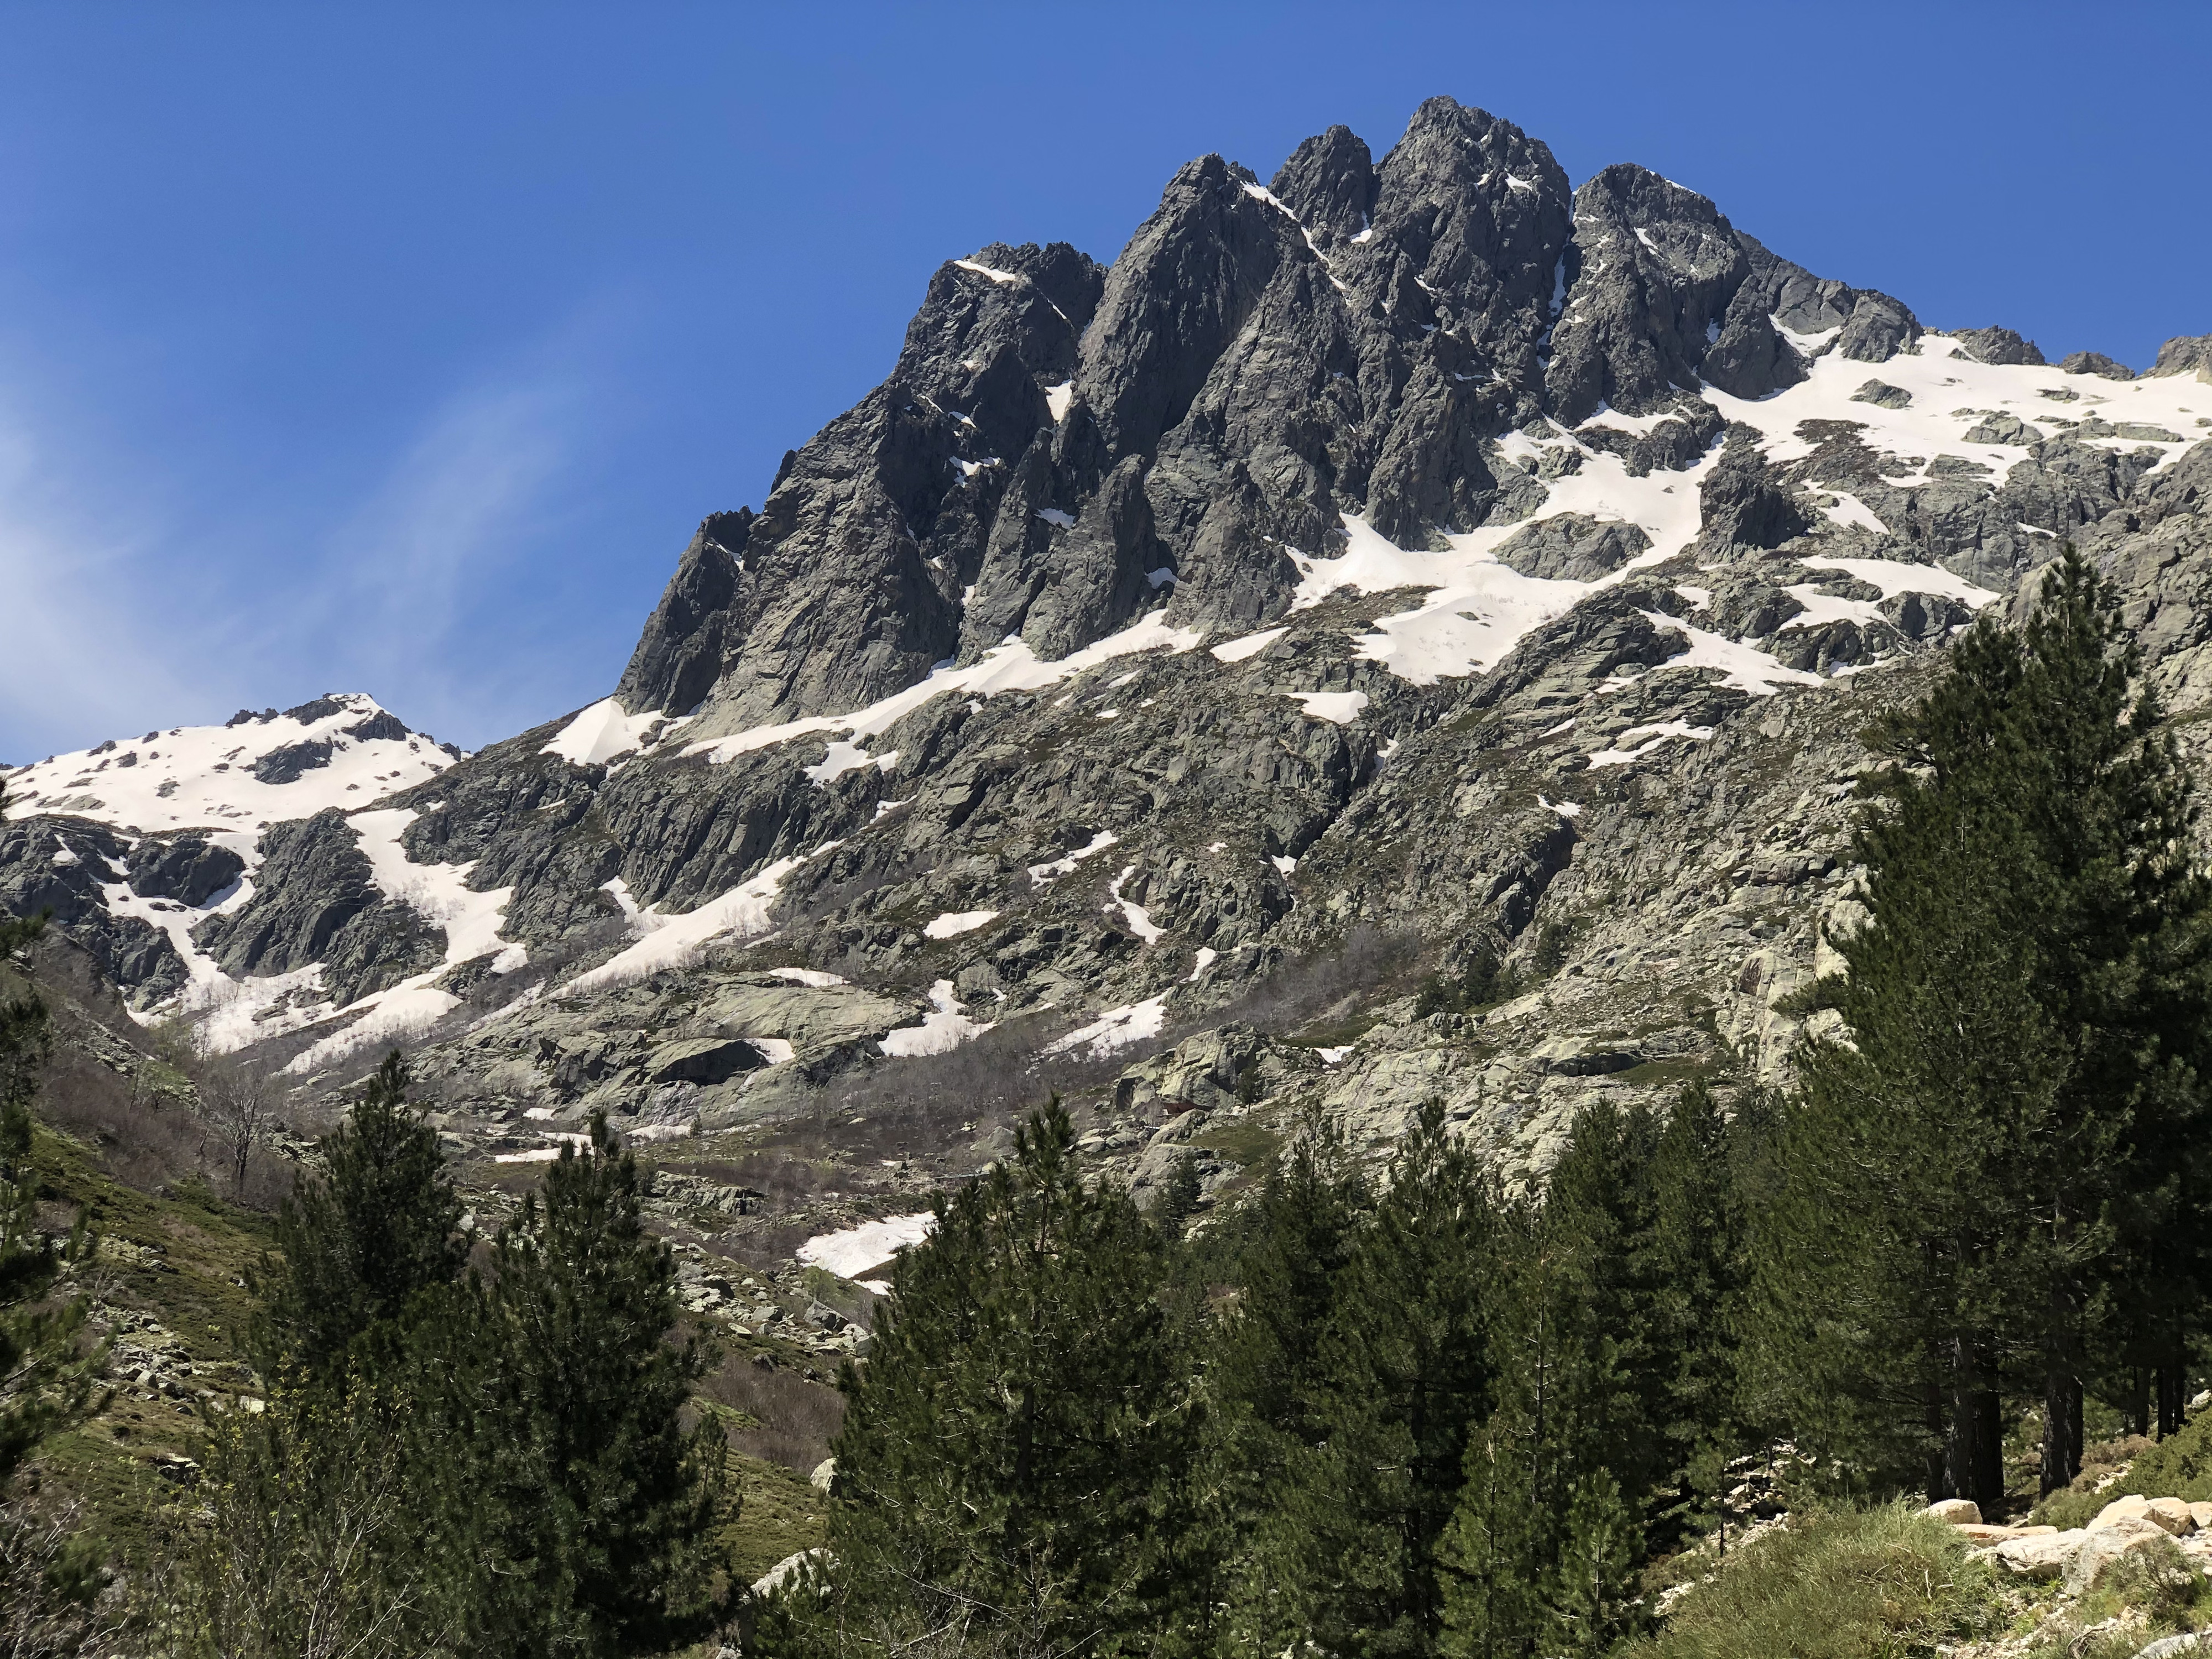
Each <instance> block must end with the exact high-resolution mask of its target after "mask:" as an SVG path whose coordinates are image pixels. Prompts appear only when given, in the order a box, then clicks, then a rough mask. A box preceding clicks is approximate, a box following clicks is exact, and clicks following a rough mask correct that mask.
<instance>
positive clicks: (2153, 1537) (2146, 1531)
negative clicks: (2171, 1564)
mask: <svg viewBox="0 0 2212 1659" xmlns="http://www.w3.org/2000/svg"><path fill="white" fill-rule="evenodd" d="M2172 1548H2173V1541H2172V1539H2170V1538H2169V1537H2168V1536H2167V1535H2166V1529H2165V1528H2162V1527H2160V1526H2159V1525H2158V1524H2157V1523H2155V1522H2151V1521H2147V1520H2139V1519H2127V1520H2120V1521H2115V1522H2112V1524H2111V1525H2110V1526H2106V1527H2100V1528H2096V1529H2094V1530H2093V1531H2091V1532H2088V1533H2086V1534H2083V1536H2082V1540H2081V1547H2080V1548H2079V1549H2077V1550H2075V1552H2074V1553H2073V1555H2072V1556H2071V1557H2070V1558H2069V1559H2068V1560H2067V1563H2066V1588H2067V1589H2069V1590H2072V1591H2074V1592H2075V1594H2076V1595H2079V1594H2081V1592H2082V1591H2084V1590H2090V1589H2095V1588H2096V1587H2097V1583H2098V1582H2099V1581H2100V1579H2102V1578H2103V1577H2104V1576H2105V1575H2106V1573H2107V1572H2109V1571H2112V1568H2113V1567H2114V1566H2116V1565H2118V1564H2119V1563H2120V1562H2122V1561H2124V1560H2125V1559H2127V1558H2128V1557H2130V1556H2132V1555H2142V1554H2146V1553H2150V1552H2153V1551H2170V1550H2172Z"/></svg>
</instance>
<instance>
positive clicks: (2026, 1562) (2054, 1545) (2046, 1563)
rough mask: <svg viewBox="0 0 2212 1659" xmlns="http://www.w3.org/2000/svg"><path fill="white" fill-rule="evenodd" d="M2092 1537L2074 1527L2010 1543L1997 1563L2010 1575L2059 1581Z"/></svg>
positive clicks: (2000, 1548)
mask: <svg viewBox="0 0 2212 1659" xmlns="http://www.w3.org/2000/svg"><path fill="white" fill-rule="evenodd" d="M2153 1530H2154V1531H2155V1530H2156V1528H2153ZM2088 1537H2089V1534H2087V1532H2086V1531H2084V1530H2083V1529H2082V1528H2080V1527H2072V1528H2068V1529H2067V1530H2066V1531H2064V1532H2052V1533H2044V1534H2039V1536H2036V1537H2033V1538H2014V1539H2008V1540H2007V1541H2005V1542H2003V1543H2002V1544H1999V1545H1998V1546H1997V1549H1996V1555H1997V1559H1998V1561H1999V1562H2001V1563H2002V1565H2004V1567H2005V1568H2006V1570H2007V1571H2011V1572H2015V1573H2018V1574H2019V1575H2020V1576H2021V1577H2023V1578H2039V1579H2048V1578H2057V1577H2060V1576H2061V1575H2062V1574H2063V1573H2064V1572H2065V1571H2066V1569H2067V1566H2068V1565H2069V1563H2071V1562H2072V1560H2073V1559H2074V1558H2075V1555H2076V1554H2077V1553H2080V1551H2081V1546H2082V1545H2083V1544H2084V1543H2086V1542H2087V1541H2088Z"/></svg>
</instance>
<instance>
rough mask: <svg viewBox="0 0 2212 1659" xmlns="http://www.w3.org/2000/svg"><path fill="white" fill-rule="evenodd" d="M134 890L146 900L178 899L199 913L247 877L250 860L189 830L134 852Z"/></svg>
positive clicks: (154, 838)
mask: <svg viewBox="0 0 2212 1659" xmlns="http://www.w3.org/2000/svg"><path fill="white" fill-rule="evenodd" d="M129 869H130V872H131V891H132V892H134V893H137V895H139V896H141V897H142V898H166V899H174V900H176V902H178V903H179V904H183V905H186V906H189V907H190V908H192V909H195V910H197V908H199V907H200V906H202V905H204V904H205V903H206V902H208V901H209V900H210V899H211V898H213V897H214V896H216V894H218V893H220V892H222V890H224V889H225V888H227V887H228V886H230V885H231V884H233V883H234V882H235V881H236V880H237V879H238V878H239V877H240V876H241V875H243V874H245V873H246V860H244V859H242V858H240V856H239V855H238V854H236V853H234V852H232V851H231V850H230V848H228V847H218V846H216V845H215V844H214V843H213V842H210V841H209V840H208V839H207V837H206V836H201V835H197V834H195V833H193V832H192V831H191V830H186V831H185V832H184V833H183V834H181V835H174V836H146V837H145V838H144V839H143V840H142V841H140V842H139V843H138V844H137V846H136V847H134V848H131V854H130V861H129Z"/></svg>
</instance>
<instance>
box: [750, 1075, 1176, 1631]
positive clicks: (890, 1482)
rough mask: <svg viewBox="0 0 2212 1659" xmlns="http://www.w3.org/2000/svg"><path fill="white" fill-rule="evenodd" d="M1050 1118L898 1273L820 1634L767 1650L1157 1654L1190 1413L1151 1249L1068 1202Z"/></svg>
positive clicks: (1054, 1106) (871, 1377)
mask: <svg viewBox="0 0 2212 1659" xmlns="http://www.w3.org/2000/svg"><path fill="white" fill-rule="evenodd" d="M1074 1140H1075V1136H1074V1130H1073V1126H1072V1125H1071V1124H1070V1123H1069V1121H1068V1118H1067V1115H1066V1112H1065V1111H1063V1110H1062V1109H1060V1104H1059V1103H1058V1101H1057V1100H1055V1101H1054V1102H1053V1103H1051V1104H1050V1105H1049V1106H1048V1107H1047V1108H1046V1109H1043V1110H1042V1111H1040V1112H1038V1113H1037V1114H1036V1115H1033V1116H1032V1117H1031V1118H1030V1121H1029V1122H1028V1123H1027V1124H1026V1125H1024V1127H1022V1128H1021V1129H1020V1130H1019V1131H1018V1133H1017V1135H1016V1140H1015V1149H1014V1152H1013V1155H1012V1158H1008V1159H1006V1161H1004V1162H1002V1163H1000V1164H998V1165H996V1166H994V1168H993V1170H991V1171H990V1173H989V1174H988V1175H987V1176H984V1177H983V1178H982V1179H981V1181H979V1182H976V1183H975V1185H974V1186H972V1187H970V1188H967V1189H965V1190H963V1191H962V1192H960V1193H958V1194H955V1195H954V1196H953V1197H952V1198H951V1200H948V1201H943V1202H941V1203H940V1206H939V1211H938V1222H937V1227H936V1230H935V1232H934V1233H933V1236H932V1237H931V1238H930V1239H929V1241H928V1242H927V1243H926V1244H924V1245H922V1246H921V1247H920V1248H918V1249H915V1250H912V1251H910V1252H908V1255H906V1256H905V1257H904V1258H903V1259H902V1262H901V1264H900V1267H899V1273H898V1294H897V1297H896V1299H895V1300H894V1301H892V1302H891V1303H890V1305H889V1306H888V1308H887V1309H886V1310H885V1311H884V1315H883V1317H882V1322H881V1323H880V1324H879V1325H878V1328H877V1332H876V1337H875V1341H874V1343H873V1344H872V1347H871V1352H870V1357H869V1359H868V1363H867V1365H866V1368H865V1369H864V1370H852V1369H850V1368H848V1370H847V1371H846V1373H845V1375H844V1376H843V1377H842V1379H841V1381H842V1387H843V1388H844V1389H845V1390H846V1393H847V1396H848V1401H849V1404H848V1409H847V1413H846V1417H845V1422H844V1426H843V1428H842V1430H841V1431H840V1432H839V1435H838V1437H837V1440H836V1443H835V1446H834V1448H833V1449H834V1450H835V1452H836V1458H837V1478H836V1492H835V1502H834V1504H833V1508H832V1510H831V1515H830V1541H829V1547H830V1549H831V1551H832V1553H834V1555H835V1558H836V1574H835V1585H834V1588H833V1589H831V1591H830V1592H829V1605H828V1607H826V1609H825V1610H824V1611H823V1613H822V1614H821V1615H820V1616H819V1617H818V1618H810V1619H805V1620H798V1619H790V1618H786V1619H781V1620H777V1619H771V1620H769V1622H768V1623H767V1624H765V1625H764V1626H763V1629H762V1631H761V1632H760V1633H759V1635H758V1637H757V1645H758V1646H760V1647H761V1648H762V1649H763V1650H765V1651H771V1652H773V1651H778V1650H790V1651H815V1650H823V1649H825V1648H826V1649H832V1650H837V1651H841V1652H842V1651H847V1650H850V1651H854V1652H856V1653H857V1652H860V1651H862V1650H866V1651H867V1652H871V1653H873V1652H879V1651H881V1647H880V1644H883V1643H885V1642H889V1643H892V1644H898V1645H905V1644H908V1643H912V1642H915V1641H917V1640H925V1639H927V1640H935V1641H942V1642H945V1644H948V1645H951V1646H955V1647H961V1646H973V1647H976V1648H980V1649H981V1650H986V1651H995V1652H1004V1653H1007V1654H1017V1655H1034V1656H1037V1659H1045V1656H1054V1655H1078V1654H1081V1653H1085V1652H1089V1651H1094V1650H1102V1651H1112V1650H1126V1649H1127V1648H1129V1647H1132V1646H1146V1647H1151V1646H1154V1645H1157V1644H1160V1643H1163V1642H1166V1643H1169V1644H1170V1645H1172V1644H1173V1643H1174V1642H1175V1641H1176V1639H1177V1633H1178V1632H1180V1631H1182V1630H1184V1629H1185V1628H1186V1627H1187V1626H1188V1622H1189V1620H1190V1619H1191V1618H1192V1617H1194V1616H1196V1615H1195V1613H1190V1612H1187V1610H1185V1609H1183V1608H1182V1607H1181V1605H1180V1603H1181V1596H1180V1593H1179V1587H1180V1585H1181V1584H1182V1583H1184V1582H1187V1581H1188V1579H1190V1578H1191V1577H1203V1575H1194V1574H1192V1573H1191V1572H1190V1571H1189V1568H1188V1564H1186V1563H1182V1562H1180V1561H1179V1560H1178V1559H1177V1558H1176V1548H1177V1546H1178V1543H1179V1541H1180V1540H1181V1539H1182V1535H1183V1534H1184V1532H1185V1530H1186V1528H1185V1527H1184V1524H1183V1516H1184V1513H1185V1505H1186V1503H1187V1492H1186V1488H1187V1485H1188V1468H1189V1462H1190V1453H1191V1441H1192V1437H1191V1413H1190V1411H1189V1409H1188V1398H1187V1389H1186V1386H1185V1379H1184V1377H1183V1376H1182V1373H1181V1366H1180V1364H1179V1363H1178V1356H1177V1355H1176V1353H1175V1352H1174V1351H1173V1349H1172V1347H1171V1345H1170V1339H1169V1332H1168V1328H1167V1322H1166V1318H1165V1316H1164V1312H1163V1310H1162V1309H1161V1306H1160V1302H1159V1291H1160V1288H1161V1285H1162V1284H1163V1282H1164V1277H1165V1261H1164V1249H1163V1246H1162V1243H1161V1240H1160V1238H1159V1236H1158V1232H1157V1231H1155V1230H1154V1229H1153V1228H1152V1226H1151V1225H1148V1224H1147V1223H1146V1220H1145V1218H1143V1216H1142V1215H1141V1214H1140V1213H1139V1212H1138V1210H1137V1208H1136V1206H1135V1205H1134V1204H1133V1202H1132V1201H1131V1200H1130V1199H1129V1198H1128V1196H1127V1194H1125V1193H1124V1192H1122V1191H1121V1190H1120V1189H1119V1188H1115V1187H1114V1186H1112V1185H1110V1184H1104V1183H1101V1184H1097V1185H1088V1184H1086V1183H1085V1180H1084V1178H1083V1175H1082V1171H1081V1170H1080V1169H1079V1166H1078V1164H1077V1162H1076V1158H1075V1156H1074Z"/></svg>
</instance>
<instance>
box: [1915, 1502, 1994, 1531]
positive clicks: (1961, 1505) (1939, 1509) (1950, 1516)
mask: <svg viewBox="0 0 2212 1659" xmlns="http://www.w3.org/2000/svg"><path fill="white" fill-rule="evenodd" d="M1920 1512H1921V1514H1923V1515H1932V1516H1935V1517H1936V1519H1937V1520H1938V1521H1948V1522H1950V1523H1951V1524H1952V1525H1953V1526H1954V1527H1978V1526H1980V1525H1981V1524H1982V1506H1981V1505H1980V1504H1977V1503H1976V1502H1974V1500H1973V1499H1972V1498H1945V1499H1943V1500H1942V1502H1941V1503H1938V1504H1929V1506H1928V1507H1927V1508H1926V1509H1924V1510H1921V1511H1920Z"/></svg>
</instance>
